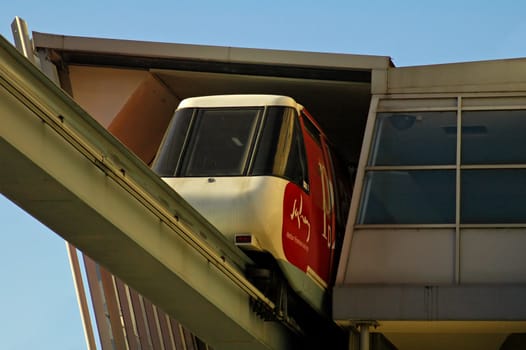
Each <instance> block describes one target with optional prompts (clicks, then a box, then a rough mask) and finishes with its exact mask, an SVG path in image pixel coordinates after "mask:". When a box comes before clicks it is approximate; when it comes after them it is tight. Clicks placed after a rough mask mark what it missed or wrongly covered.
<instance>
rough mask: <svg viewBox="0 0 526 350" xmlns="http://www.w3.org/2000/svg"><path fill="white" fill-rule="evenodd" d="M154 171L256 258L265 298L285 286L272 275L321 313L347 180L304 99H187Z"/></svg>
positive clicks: (344, 214) (334, 257)
mask: <svg viewBox="0 0 526 350" xmlns="http://www.w3.org/2000/svg"><path fill="white" fill-rule="evenodd" d="M153 169H154V171H155V172H157V173H158V174H159V175H160V176H161V177H162V178H163V180H164V181H166V182H167V183H168V184H169V185H170V186H172V187H173V188H174V189H175V190H176V191H177V192H178V193H179V194H180V195H181V196H182V197H183V198H185V199H186V200H187V201H188V202H189V203H190V204H191V205H192V206H194V207H195V208H196V209H197V210H199V211H200V212H201V213H202V214H203V216H204V217H206V218H207V219H208V220H209V221H210V222H211V223H212V224H213V225H214V226H216V227H217V228H218V229H219V231H221V232H222V233H223V234H225V235H226V236H227V237H229V238H231V239H232V241H233V242H235V243H236V245H238V246H239V247H240V248H241V249H243V250H244V251H245V252H246V253H247V255H249V256H250V257H251V258H252V259H253V261H255V262H256V263H257V266H255V267H254V268H253V269H251V270H250V271H249V272H248V275H249V277H251V278H252V279H253V280H254V281H255V282H256V283H255V284H256V285H258V286H259V287H260V288H261V289H264V290H266V292H269V290H270V293H274V296H271V299H274V301H276V302H281V300H279V299H280V297H279V295H282V293H281V292H280V291H279V290H278V289H279V288H277V286H279V285H283V283H281V282H280V283H275V282H269V281H275V280H276V278H274V277H272V276H270V275H269V274H274V275H279V276H282V277H284V280H286V284H287V288H290V289H292V290H293V291H294V293H295V294H296V295H298V296H299V297H301V298H302V299H303V300H304V301H305V302H307V303H308V304H309V305H310V307H312V308H313V309H314V310H316V311H317V312H318V313H321V314H327V312H328V309H327V307H328V305H329V303H328V300H327V293H326V292H327V290H328V288H330V286H331V284H332V282H333V278H334V272H335V271H334V270H335V267H336V263H337V259H338V252H339V246H340V244H341V241H342V240H343V233H344V230H345V222H346V218H347V212H348V207H349V202H350V196H351V184H350V176H349V172H348V170H347V168H346V166H345V165H344V163H343V162H342V161H341V159H340V158H338V157H336V156H335V152H334V150H333V148H332V147H331V145H330V144H329V142H328V140H327V138H326V136H325V135H324V133H323V132H322V131H321V129H320V127H319V126H318V124H317V123H316V121H315V120H314V119H313V118H312V117H311V116H310V115H309V113H308V112H307V111H306V109H305V108H304V107H303V106H301V105H300V104H298V103H297V102H296V101H294V100H293V99H292V98H290V97H285V96H275V95H221V96H205V97H194V98H189V99H185V100H183V101H182V102H181V103H180V105H179V106H178V108H177V110H176V112H175V114H174V117H173V119H172V120H171V122H170V125H169V127H168V129H167V131H166V134H165V136H164V139H163V141H162V143H161V146H160V148H159V152H158V154H157V157H156V159H155V161H154V164H153ZM262 281H267V282H262ZM264 292H265V291H264Z"/></svg>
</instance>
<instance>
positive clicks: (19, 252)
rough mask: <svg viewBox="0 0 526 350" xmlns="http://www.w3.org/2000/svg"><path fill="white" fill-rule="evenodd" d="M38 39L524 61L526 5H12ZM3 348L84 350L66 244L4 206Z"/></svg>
mask: <svg viewBox="0 0 526 350" xmlns="http://www.w3.org/2000/svg"><path fill="white" fill-rule="evenodd" d="M0 9H1V10H0V34H1V35H3V36H4V37H6V38H8V39H9V40H12V36H11V29H10V25H11V22H12V20H13V18H14V17H15V16H20V17H22V18H23V19H25V20H26V21H27V22H28V25H29V27H30V30H33V31H39V32H47V33H54V34H65V35H79V36H93V37H106V38H119V39H134V40H148V41H165V42H180V43H191V44H207V45H225V46H240V47H255V48H270V49H287V50H306V51H317V52H337V53H354V54H371V55H385V56H391V57H392V59H393V61H394V63H395V65H397V66H412V65H423V64H439V63H449V62H461V61H477V60H489V59H501V58H514V57H526V45H525V44H524V38H525V37H526V20H524V14H525V13H526V2H521V1H512V0H502V1H489V0H478V1H459V0H456V1H451V0H442V1H425V0H420V1H412V0H411V1H388V0H382V1H380V0H370V1H353V0H342V1H332V0H328V1H319V0H318V1H310V0H304V1H299V0H289V1H272V0H267V1H247V0H244V1H243V0H238V1H231V0H223V1H203V0H194V1H192V0H188V1H187V0H185V1H180V0H172V1H156V0H150V1H141V2H138V1H134V0H128V1H121V0H106V1H99V0H92V1H82V2H75V1H69V2H63V1H62V0H60V1H58V0H48V1H42V0H40V1H32V0H25V1H5V2H3V3H2V4H1V5H0ZM0 222H1V224H0V246H1V247H2V248H1V252H2V254H0V273H1V276H2V278H1V282H0V310H1V312H0V330H1V331H0V348H1V349H8V350H11V349H32V348H39V349H82V348H85V342H84V337H83V333H82V327H81V323H80V316H79V312H78V307H77V302H76V298H75V295H74V289H73V282H72V279H71V272H70V268H69V265H68V260H67V254H66V248H65V244H64V241H63V240H62V239H60V238H59V237H58V236H57V235H56V234H54V233H52V232H50V231H49V230H47V229H46V228H44V227H43V226H42V225H41V224H39V223H38V222H36V221H35V220H34V219H33V218H31V217H30V216H29V215H27V214H25V213H24V212H23V211H22V210H20V209H19V208H17V207H16V206H14V205H13V204H11V202H9V201H8V200H7V199H5V198H4V197H2V196H0Z"/></svg>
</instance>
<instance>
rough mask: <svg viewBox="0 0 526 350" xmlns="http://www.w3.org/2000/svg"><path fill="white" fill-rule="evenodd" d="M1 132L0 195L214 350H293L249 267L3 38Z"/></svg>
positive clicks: (291, 338) (0, 47)
mask: <svg viewBox="0 0 526 350" xmlns="http://www.w3.org/2000/svg"><path fill="white" fill-rule="evenodd" d="M0 120H1V122H0V135H1V139H0V190H1V192H2V194H3V195H5V196H6V197H8V198H10V199H11V200H12V201H14V202H15V203H17V204H18V205H19V206H20V207H22V208H23V209H24V210H26V211H27V212H29V213H30V214H31V215H33V216H34V217H36V218H37V219H38V220H40V221H41V222H43V223H44V224H45V225H47V226H48V227H50V228H51V229H52V230H53V231H55V232H56V233H57V234H59V235H61V236H62V237H63V238H64V239H66V240H67V241H69V242H71V243H72V244H74V245H75V246H77V247H78V248H79V249H81V250H82V251H83V252H85V253H86V254H87V255H89V256H91V257H92V258H93V259H95V260H97V261H98V262H99V263H101V265H104V266H105V267H107V268H108V269H109V270H110V271H112V272H113V273H114V274H115V275H117V276H119V277H120V278H121V279H122V280H124V281H126V282H127V283H128V284H130V285H131V286H133V287H134V288H136V289H137V290H138V291H140V292H141V293H142V294H143V295H145V296H147V297H148V298H149V299H151V300H152V301H153V302H155V303H156V304H157V305H158V306H159V307H161V308H162V309H163V310H165V311H166V312H167V313H168V314H170V315H172V316H174V317H176V318H177V319H179V320H180V321H181V322H182V323H183V324H185V325H186V326H187V327H188V328H189V329H191V330H192V331H193V332H194V333H195V334H196V335H198V336H199V337H201V338H202V339H203V340H205V341H206V342H207V343H208V344H209V345H211V346H212V347H213V348H215V349H227V348H236V349H290V348H292V347H291V346H292V343H293V342H294V341H295V340H296V339H294V336H293V335H291V334H290V332H289V331H288V330H287V329H285V327H283V326H281V325H279V324H277V323H274V322H264V321H262V320H260V319H259V318H258V317H257V316H256V315H255V314H254V313H253V312H252V311H251V310H250V306H249V298H250V297H252V298H255V299H258V300H260V301H262V302H264V303H266V304H267V305H269V307H272V306H273V305H272V303H271V302H270V301H269V300H268V299H267V298H265V297H264V296H263V295H262V294H261V293H260V292H259V291H258V290H257V289H255V288H254V287H253V286H252V285H251V284H250V283H249V282H248V281H246V280H245V279H244V277H243V275H242V272H241V271H242V269H243V267H244V265H245V264H247V263H249V261H248V259H246V258H245V257H244V255H242V254H241V253H240V252H239V251H238V250H237V249H236V248H235V247H233V246H232V245H231V244H229V243H228V242H225V241H224V240H223V238H222V235H221V234H220V233H219V232H217V230H215V229H214V228H213V227H212V226H211V225H210V224H209V223H207V222H206V221H205V220H204V219H203V218H202V217H201V216H200V215H199V214H198V213H197V212H195V210H193V209H192V208H191V207H190V206H189V205H187V204H186V202H184V201H183V200H182V199H181V198H180V197H179V196H178V195H177V194H176V193H174V192H173V191H172V190H171V189H170V188H169V187H168V186H167V185H166V184H164V183H163V182H162V181H161V180H160V179H159V178H158V177H157V176H156V175H155V174H153V173H152V172H151V171H150V169H148V168H147V167H146V166H145V165H144V164H143V163H142V162H140V161H139V160H138V159H137V158H136V157H135V156H134V155H133V154H131V152H129V151H128V150H127V149H126V148H125V147H123V146H122V145H121V144H120V143H118V141H116V140H115V139H114V138H113V137H112V136H111V135H110V134H109V133H108V132H107V131H106V130H105V129H104V128H103V127H101V126H100V125H99V124H97V123H96V122H95V121H93V120H92V119H91V118H90V117H89V115H87V114H86V113H85V112H84V111H83V110H82V109H81V108H80V107H78V105H77V104H76V103H75V102H73V101H72V100H71V99H70V98H69V96H68V95H66V94H65V93H64V92H63V91H62V90H60V89H59V88H58V87H57V86H55V85H54V84H53V83H52V82H51V81H49V80H48V79H47V78H46V77H45V76H44V75H43V74H42V73H41V72H40V71H39V70H38V69H37V68H36V67H35V66H33V65H32V64H31V63H30V62H29V61H27V60H26V59H25V58H24V57H23V56H21V55H20V54H19V53H18V52H16V50H15V49H14V48H13V47H12V46H11V44H10V43H9V42H7V41H6V40H5V39H3V38H2V39H1V40H0Z"/></svg>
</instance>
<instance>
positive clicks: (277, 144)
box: [153, 107, 308, 188]
mask: <svg viewBox="0 0 526 350" xmlns="http://www.w3.org/2000/svg"><path fill="white" fill-rule="evenodd" d="M153 170H154V171H155V172H156V173H158V174H159V175H160V176H162V177H203V176H206V177H214V176H257V175H273V176H279V177H284V178H286V179H289V180H291V181H293V182H295V183H297V184H298V185H300V186H301V187H305V188H306V187H307V186H308V179H307V170H306V161H305V149H304V145H303V140H302V137H301V132H300V129H299V125H298V121H297V113H296V111H295V110H294V109H293V108H289V107H267V108H257V107H254V108H205V109H201V108H195V109H194V108H188V109H181V110H178V111H177V112H176V113H175V115H174V117H173V119H172V121H171V122H170V125H169V127H168V130H167V132H166V135H165V137H164V140H163V142H162V144H161V147H160V148H159V152H158V154H157V157H156V159H155V161H154V164H153Z"/></svg>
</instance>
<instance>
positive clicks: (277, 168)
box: [249, 107, 309, 190]
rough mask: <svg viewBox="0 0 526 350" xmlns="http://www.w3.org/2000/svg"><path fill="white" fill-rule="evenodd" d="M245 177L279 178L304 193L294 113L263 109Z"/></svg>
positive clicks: (304, 176) (300, 146)
mask: <svg viewBox="0 0 526 350" xmlns="http://www.w3.org/2000/svg"><path fill="white" fill-rule="evenodd" d="M249 173H250V175H274V176H279V177H283V178H286V179H288V180H290V181H292V182H294V183H296V184H297V185H299V186H300V187H302V188H304V189H305V190H308V188H309V180H308V173H307V162H306V157H305V147H304V144H303V138H302V135H301V131H300V129H299V123H298V119H297V114H296V111H295V110H294V109H292V108H284V107H269V108H268V109H267V113H266V116H265V119H264V122H263V127H262V130H261V133H260V137H259V141H258V145H257V148H256V152H255V156H254V160H253V165H252V168H251V170H250V172H249Z"/></svg>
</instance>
